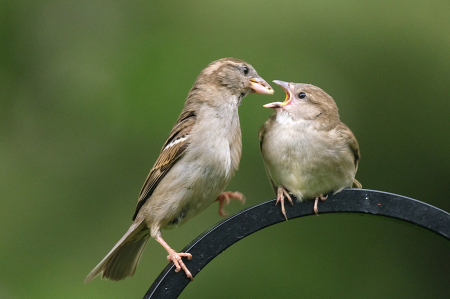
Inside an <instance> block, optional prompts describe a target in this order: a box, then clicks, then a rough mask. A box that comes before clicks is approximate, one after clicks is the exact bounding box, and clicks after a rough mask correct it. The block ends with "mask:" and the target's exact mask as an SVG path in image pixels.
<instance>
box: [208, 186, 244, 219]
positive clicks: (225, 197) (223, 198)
mask: <svg viewBox="0 0 450 299" xmlns="http://www.w3.org/2000/svg"><path fill="white" fill-rule="evenodd" d="M231 198H235V199H237V200H239V201H240V202H241V203H244V202H245V196H244V194H242V193H240V192H231V191H227V192H222V193H220V195H219V197H217V199H216V200H215V201H218V202H219V215H220V216H222V217H225V216H227V213H225V209H224V208H225V207H226V206H227V205H228V204H229V203H230V200H231Z"/></svg>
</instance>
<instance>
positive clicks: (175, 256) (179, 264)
mask: <svg viewBox="0 0 450 299" xmlns="http://www.w3.org/2000/svg"><path fill="white" fill-rule="evenodd" d="M181 257H187V258H188V260H190V259H191V258H192V254H190V253H184V252H180V253H178V252H175V250H171V251H170V252H169V255H168V256H167V260H168V261H169V262H173V264H174V265H175V268H176V269H175V272H179V271H180V270H181V269H183V271H184V272H185V273H186V276H187V277H188V278H190V279H191V281H192V280H194V278H193V277H192V274H191V272H190V271H189V270H188V268H187V267H186V265H185V264H184V262H183V260H182V259H181Z"/></svg>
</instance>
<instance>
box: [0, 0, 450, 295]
mask: <svg viewBox="0 0 450 299" xmlns="http://www.w3.org/2000/svg"><path fill="white" fill-rule="evenodd" d="M0 3H1V4H0V138H1V146H0V161H1V167H0V175H1V177H0V186H1V189H0V199H1V204H2V209H1V210H0V219H1V220H0V221H1V222H0V223H1V225H0V298H141V297H143V295H144V294H145V292H146V290H147V289H148V288H149V286H150V285H151V283H152V282H153V281H154V279H155V278H156V277H157V276H158V274H159V273H160V272H161V271H162V270H163V268H164V267H165V266H166V265H167V261H166V253H165V251H164V249H163V248H162V247H161V246H160V245H159V244H158V243H157V242H155V241H153V240H150V242H149V244H148V246H147V249H146V250H145V252H144V255H143V258H142V260H141V262H140V264H139V267H138V269H137V272H136V274H135V276H134V277H133V278H127V279H126V280H125V281H121V282H110V281H101V280H100V279H99V278H97V279H95V280H94V281H93V282H91V283H89V284H84V283H83V280H84V278H85V276H86V275H87V274H88V273H89V272H90V271H91V269H92V268H93V267H94V266H95V265H97V263H98V262H100V260H101V259H102V258H103V257H104V256H105V255H106V253H108V251H109V250H110V249H111V248H112V247H113V245H114V244H115V243H116V242H117V241H118V240H119V238H120V237H121V236H122V235H123V233H124V232H125V231H126V230H127V229H128V227H129V225H130V224H131V217H132V215H133V212H134V208H135V204H136V202H137V196H138V192H139V190H140V188H141V185H142V183H143V182H144V179H145V177H146V176H147V173H148V171H149V169H150V168H151V166H152V165H153V163H154V161H155V160H156V158H157V156H158V153H159V150H160V148H161V146H162V144H163V143H164V141H165V139H166V137H167V135H168V133H169V131H170V129H171V128H172V126H173V124H174V123H175V121H176V119H177V117H178V115H179V113H180V111H181V110H182V107H183V104H184V99H185V96H186V94H187V92H188V91H189V89H190V87H191V86H192V84H193V83H194V81H195V79H196V77H197V75H198V74H199V72H200V71H201V70H202V69H203V68H204V67H206V66H207V65H208V64H209V63H210V62H211V61H213V60H216V59H219V58H222V57H227V56H232V57H236V58H239V59H243V60H245V61H247V62H249V63H250V64H252V65H253V66H254V67H255V68H256V69H257V71H258V73H259V74H260V75H261V76H262V77H263V78H265V79H266V80H267V81H268V82H271V81H272V80H274V79H280V80H285V81H294V82H304V83H311V84H314V85H317V86H320V87H322V88H323V89H324V90H325V91H327V92H328V93H329V94H330V95H332V96H333V97H334V99H335V100H336V102H337V104H338V106H339V108H340V115H341V119H342V121H343V122H345V123H346V124H347V125H348V126H349V127H350V128H351V129H352V131H353V132H354V133H355V135H356V137H357V138H358V141H359V144H360V147H361V153H362V159H361V162H360V167H359V171H358V174H357V178H358V179H359V181H360V182H362V184H363V186H364V187H365V188H368V189H376V190H383V191H389V192H393V193H398V194H402V195H406V196H409V197H412V198H415V199H418V200H421V201H424V202H426V203H429V204H431V205H434V206H437V207H439V208H441V209H443V210H446V211H450V201H449V200H448V193H447V192H448V186H449V176H450V159H449V158H448V157H449V153H450V129H449V128H450V117H449V116H450V112H449V110H450V102H449V96H450V83H449V78H450V3H449V2H448V1H443V0H428V1H425V0H401V1H392V0H378V1H355V0H347V1H331V0H316V1H264V0H259V1H242V0H241V1H220V2H218V1H207V0H191V1H179V0H172V1H148V0H147V1H131V2H130V1H118V0H110V1H101V0H89V1H86V0H77V1H74V0H72V1H1V2H0ZM272 86H273V87H274V88H275V90H276V93H275V95H274V96H263V95H257V94H252V95H250V96H248V97H247V98H246V99H245V100H244V101H243V104H242V105H241V107H240V118H241V127H242V134H243V156H242V160H241V165H240V170H239V172H238V173H237V175H236V176H235V178H234V179H233V180H232V182H231V183H230V185H229V186H228V188H227V190H233V191H234V190H239V191H241V192H243V193H244V194H245V195H246V197H247V202H246V203H245V205H244V206H242V205H240V204H238V203H236V202H233V203H232V204H231V205H230V206H229V207H228V208H227V211H228V212H229V214H230V215H231V214H234V213H236V212H238V211H240V210H241V209H243V208H244V207H249V206H252V205H255V204H258V203H261V202H263V201H266V200H269V199H272V198H273V197H274V194H272V191H271V189H270V187H269V184H268V181H267V178H266V174H265V172H264V167H263V164H262V161H261V156H260V153H259V144H258V137H257V132H258V130H259V127H260V126H261V125H262V123H263V122H264V121H265V120H266V119H267V117H268V116H269V115H270V114H271V112H272V111H270V110H269V109H264V108H263V107H262V105H263V104H265V103H267V102H271V101H280V100H283V99H284V93H283V91H282V90H281V89H280V88H278V87H276V86H275V84H272ZM220 220H221V218H220V217H219V216H218V214H217V204H214V205H212V206H211V207H209V208H208V209H207V210H206V211H205V212H203V213H202V214H200V215H199V216H197V217H196V218H194V219H193V220H191V221H189V222H188V223H187V224H185V225H184V226H182V227H180V228H178V229H176V230H172V231H163V237H164V238H165V239H166V241H167V242H168V243H169V244H170V245H171V246H172V247H173V248H174V249H176V250H181V249H182V248H183V247H184V246H185V245H186V244H188V243H189V242H190V241H191V240H192V239H193V238H195V237H196V236H198V235H199V234H200V233H202V232H203V231H205V230H206V229H208V228H209V227H211V226H212V225H214V224H215V223H217V222H218V221H220ZM194 258H195V257H194ZM449 268H450V246H449V242H445V241H442V240H441V239H440V238H438V237H437V236H435V235H433V234H431V233H429V232H426V231H425V230H422V229H417V228H414V227H412V226H409V225H405V224H403V223H400V222H398V221H393V220H389V219H385V218H378V217H370V216H356V215H344V214H340V215H321V216H320V217H306V218H302V219H296V220H292V221H288V222H284V223H282V224H279V225H276V226H273V227H270V228H267V229H265V230H263V231H260V232H258V233H256V234H253V235H251V236H250V237H248V238H246V239H244V240H242V241H241V242H239V243H237V244H235V245H234V246H232V247H230V248H229V249H228V250H226V251H225V252H224V253H223V254H221V255H220V256H219V257H217V258H216V259H215V260H214V261H212V262H211V263H210V264H209V265H208V266H207V267H206V268H205V269H204V270H203V271H202V272H200V273H199V275H198V276H197V277H196V278H195V280H194V282H193V283H191V284H190V285H189V286H188V287H187V288H186V289H185V291H184V292H183V294H182V295H181V297H180V298H212V297H214V298H296V297H299V298H449V297H450V276H449ZM180 275H181V274H180Z"/></svg>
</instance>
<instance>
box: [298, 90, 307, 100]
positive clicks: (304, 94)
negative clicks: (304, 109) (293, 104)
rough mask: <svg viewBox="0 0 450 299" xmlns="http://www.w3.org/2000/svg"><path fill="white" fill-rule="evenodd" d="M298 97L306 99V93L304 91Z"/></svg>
mask: <svg viewBox="0 0 450 299" xmlns="http://www.w3.org/2000/svg"><path fill="white" fill-rule="evenodd" d="M298 98H299V99H304V98H306V93H304V92H303V91H302V92H301V93H299V94H298Z"/></svg>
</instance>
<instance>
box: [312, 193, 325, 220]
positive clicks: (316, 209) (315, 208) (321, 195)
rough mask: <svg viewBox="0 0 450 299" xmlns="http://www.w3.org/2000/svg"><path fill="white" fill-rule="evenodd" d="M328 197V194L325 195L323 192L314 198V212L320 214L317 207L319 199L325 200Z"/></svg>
mask: <svg viewBox="0 0 450 299" xmlns="http://www.w3.org/2000/svg"><path fill="white" fill-rule="evenodd" d="M327 198H328V195H327V196H323V194H320V195H319V196H316V198H315V199H314V213H316V215H317V216H319V209H318V208H317V205H318V203H319V199H320V201H324V200H326V199H327Z"/></svg>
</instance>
